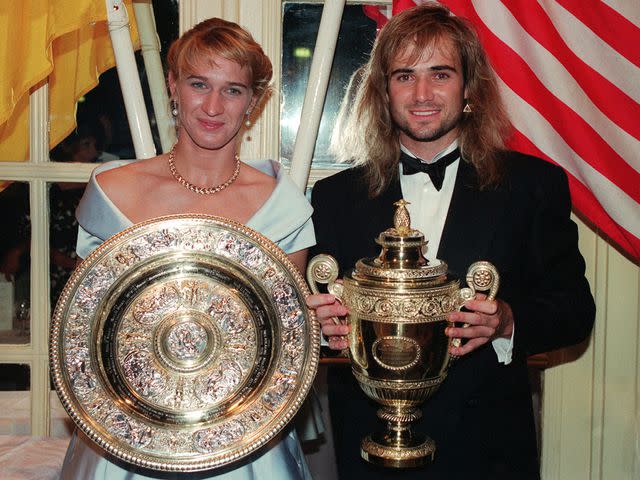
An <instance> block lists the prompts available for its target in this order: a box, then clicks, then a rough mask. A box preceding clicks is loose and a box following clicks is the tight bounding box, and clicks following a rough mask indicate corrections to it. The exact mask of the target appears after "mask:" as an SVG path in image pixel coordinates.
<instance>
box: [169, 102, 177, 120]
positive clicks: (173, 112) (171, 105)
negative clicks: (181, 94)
mask: <svg viewBox="0 0 640 480" xmlns="http://www.w3.org/2000/svg"><path fill="white" fill-rule="evenodd" d="M169 108H171V115H173V116H174V117H177V116H178V102H176V101H175V100H171V101H170V102H169Z"/></svg>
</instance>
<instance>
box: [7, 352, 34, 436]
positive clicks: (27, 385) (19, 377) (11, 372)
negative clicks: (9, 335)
mask: <svg viewBox="0 0 640 480" xmlns="http://www.w3.org/2000/svg"><path fill="white" fill-rule="evenodd" d="M30 389H31V379H30V370H29V366H28V365H20V364H13V363H3V364H0V435H29V434H30V433H31V395H30V391H29V390H30Z"/></svg>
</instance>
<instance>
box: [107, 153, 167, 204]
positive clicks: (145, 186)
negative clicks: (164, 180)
mask: <svg viewBox="0 0 640 480" xmlns="http://www.w3.org/2000/svg"><path fill="white" fill-rule="evenodd" d="M163 165H165V163H164V162H163V161H162V156H158V157H152V158H148V159H144V160H138V161H135V162H131V163H127V164H125V165H121V166H119V167H115V168H112V169H109V170H105V171H103V172H100V173H98V174H97V175H96V182H97V183H98V185H99V186H100V188H101V189H102V191H103V192H104V193H105V195H106V196H107V197H109V198H110V199H111V200H112V201H113V202H114V203H115V204H116V205H118V206H120V207H121V208H126V206H127V205H128V204H129V203H132V202H136V201H137V200H136V199H137V198H139V197H140V196H143V195H144V192H146V191H148V190H149V189H150V188H153V185H154V184H157V182H158V181H159V179H160V178H161V177H162V173H163V171H162V169H161V167H162V166H163Z"/></svg>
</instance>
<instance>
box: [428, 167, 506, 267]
mask: <svg viewBox="0 0 640 480" xmlns="http://www.w3.org/2000/svg"><path fill="white" fill-rule="evenodd" d="M504 201H505V198H504V193H503V192H502V190H492V189H487V190H483V191H480V189H479V188H478V177H477V175H476V172H475V169H474V167H473V166H472V165H470V164H469V163H467V162H465V161H462V160H461V161H460V166H459V167H458V174H457V177H456V183H455V187H454V191H453V196H452V197H451V203H450V205H449V211H448V213H447V219H446V221H445V224H444V229H443V232H442V238H441V240H440V247H439V249H438V258H440V259H442V260H444V261H445V262H447V263H448V264H449V270H450V271H451V272H452V273H453V274H455V275H456V276H458V277H460V278H463V277H464V276H465V275H466V269H467V268H468V266H469V265H470V264H471V263H473V262H475V261H477V260H481V259H483V258H487V257H488V256H489V246H490V243H491V240H492V238H493V236H494V234H495V228H496V223H497V221H498V219H500V218H501V217H502V213H503V212H504V207H505V204H504Z"/></svg>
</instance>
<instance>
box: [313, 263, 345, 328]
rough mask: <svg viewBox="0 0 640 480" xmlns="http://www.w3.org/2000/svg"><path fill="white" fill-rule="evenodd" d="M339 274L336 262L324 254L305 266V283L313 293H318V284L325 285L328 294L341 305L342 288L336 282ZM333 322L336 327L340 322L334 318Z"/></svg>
mask: <svg viewBox="0 0 640 480" xmlns="http://www.w3.org/2000/svg"><path fill="white" fill-rule="evenodd" d="M339 272H340V269H339V268H338V261H337V260H336V259H335V258H333V257H332V256H331V255H327V254H324V253H322V254H320V255H316V256H315V257H313V258H312V259H311V260H310V261H309V264H308V265H307V282H309V288H311V291H312V292H313V293H320V289H319V288H318V284H322V285H327V290H328V291H329V293H330V294H331V295H333V296H335V297H336V299H337V300H338V301H339V302H340V303H342V293H343V291H344V287H343V285H342V284H341V283H337V282H336V280H337V279H338V273H339ZM333 322H334V323H335V324H336V325H340V324H341V322H340V320H338V319H337V318H335V317H334V318H333Z"/></svg>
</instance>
